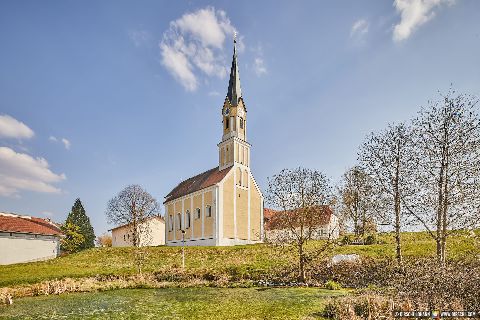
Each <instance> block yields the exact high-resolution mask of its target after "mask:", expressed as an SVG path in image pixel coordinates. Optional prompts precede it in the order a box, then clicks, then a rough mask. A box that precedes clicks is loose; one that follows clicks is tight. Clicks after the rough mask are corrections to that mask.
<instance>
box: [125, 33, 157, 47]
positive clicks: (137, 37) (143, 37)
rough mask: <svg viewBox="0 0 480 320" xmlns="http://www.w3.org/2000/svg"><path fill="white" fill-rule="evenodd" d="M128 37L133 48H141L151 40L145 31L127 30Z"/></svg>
mask: <svg viewBox="0 0 480 320" xmlns="http://www.w3.org/2000/svg"><path fill="white" fill-rule="evenodd" d="M128 37H129V38H130V40H131V41H132V42H133V44H134V45H135V47H141V46H142V45H145V44H148V43H149V42H150V40H151V39H152V36H151V35H150V32H148V31H146V30H129V31H128Z"/></svg>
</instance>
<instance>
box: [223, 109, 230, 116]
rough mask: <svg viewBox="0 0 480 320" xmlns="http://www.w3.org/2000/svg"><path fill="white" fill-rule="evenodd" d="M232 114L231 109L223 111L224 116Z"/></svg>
mask: <svg viewBox="0 0 480 320" xmlns="http://www.w3.org/2000/svg"><path fill="white" fill-rule="evenodd" d="M229 114H230V108H226V109H225V111H223V115H225V116H228V115H229Z"/></svg>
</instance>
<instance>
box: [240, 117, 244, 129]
mask: <svg viewBox="0 0 480 320" xmlns="http://www.w3.org/2000/svg"><path fill="white" fill-rule="evenodd" d="M240 129H243V119H242V118H240Z"/></svg>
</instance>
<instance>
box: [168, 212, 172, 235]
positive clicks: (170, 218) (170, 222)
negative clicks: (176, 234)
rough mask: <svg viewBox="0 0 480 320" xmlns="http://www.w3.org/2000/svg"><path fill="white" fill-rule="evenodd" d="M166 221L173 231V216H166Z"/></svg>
mask: <svg viewBox="0 0 480 320" xmlns="http://www.w3.org/2000/svg"><path fill="white" fill-rule="evenodd" d="M168 223H169V226H170V231H173V216H172V215H170V216H168Z"/></svg>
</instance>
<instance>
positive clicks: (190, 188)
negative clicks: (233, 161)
mask: <svg viewBox="0 0 480 320" xmlns="http://www.w3.org/2000/svg"><path fill="white" fill-rule="evenodd" d="M231 168H232V167H229V168H226V169H223V170H221V171H220V170H218V167H215V168H213V169H210V170H208V171H205V172H203V173H200V174H198V175H196V176H194V177H191V178H189V179H187V180H184V181H182V182H180V184H179V185H178V186H176V187H175V188H173V190H172V191H170V193H169V194H168V195H167V196H166V197H165V201H164V202H163V203H167V202H169V201H172V200H174V199H178V198H181V197H183V196H185V195H187V194H190V193H192V192H195V191H199V190H202V189H205V188H207V187H210V186H213V185H215V184H217V183H219V182H220V181H222V179H223V178H224V177H225V176H226V175H227V173H228V172H229V171H230V169H231Z"/></svg>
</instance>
